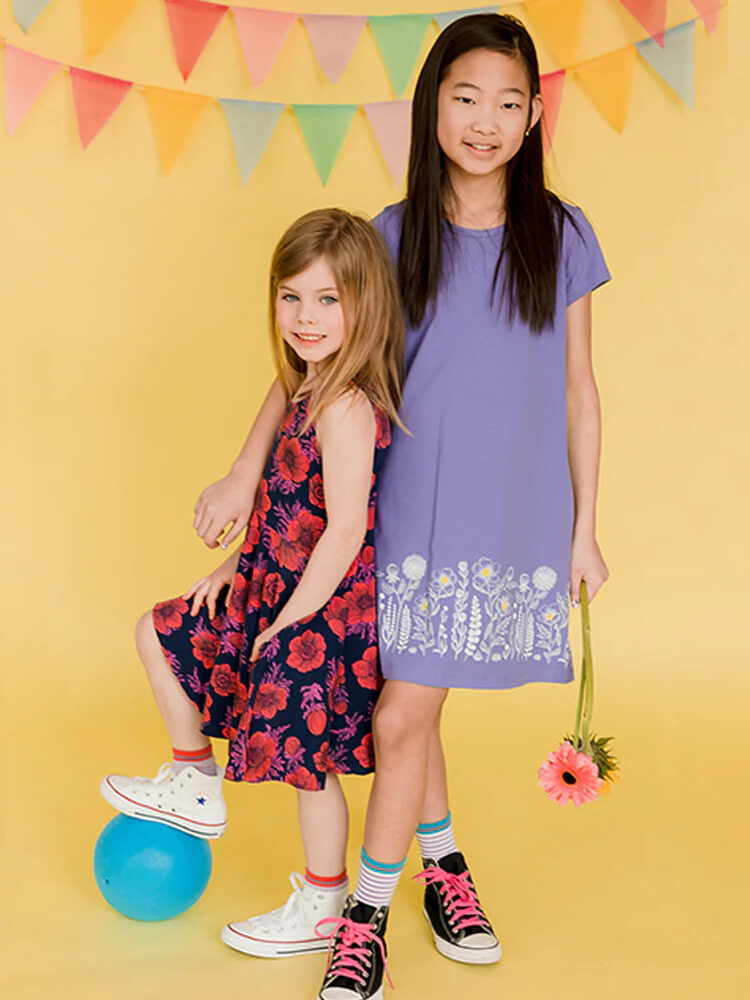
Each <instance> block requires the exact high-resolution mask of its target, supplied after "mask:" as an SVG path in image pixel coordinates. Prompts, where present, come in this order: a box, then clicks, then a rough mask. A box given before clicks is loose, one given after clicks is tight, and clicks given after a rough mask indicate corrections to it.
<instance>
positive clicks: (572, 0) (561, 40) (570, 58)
mask: <svg viewBox="0 0 750 1000" xmlns="http://www.w3.org/2000/svg"><path fill="white" fill-rule="evenodd" d="M585 5H586V0H526V3H525V4H524V10H525V11H526V13H527V14H528V15H529V20H530V21H531V24H532V25H533V26H534V27H535V28H536V30H537V31H538V32H539V36H540V38H541V39H542V41H543V42H544V46H545V48H546V49H547V50H548V51H549V53H550V55H551V56H552V57H553V58H554V59H555V61H556V62H557V63H558V65H560V66H564V67H567V66H572V65H573V64H574V63H575V62H576V60H577V59H578V44H579V41H580V38H581V26H582V24H583V15H584V13H585V9H586V8H585Z"/></svg>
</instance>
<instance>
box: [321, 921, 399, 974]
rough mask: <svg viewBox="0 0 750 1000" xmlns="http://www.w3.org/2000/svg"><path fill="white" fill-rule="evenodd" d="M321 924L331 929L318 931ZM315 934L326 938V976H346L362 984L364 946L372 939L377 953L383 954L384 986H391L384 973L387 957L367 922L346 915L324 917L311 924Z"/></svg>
mask: <svg viewBox="0 0 750 1000" xmlns="http://www.w3.org/2000/svg"><path fill="white" fill-rule="evenodd" d="M322 924H333V925H334V927H333V930H331V931H329V932H328V933H327V934H321V932H320V931H319V930H318V928H319V927H320V926H321V925H322ZM339 930H340V931H341V935H340V937H339V939H338V944H337V946H336V954H335V956H333V961H332V960H331V958H332V951H333V944H334V941H335V940H336V934H337V932H338V931H339ZM315 933H316V934H317V935H318V937H321V938H324V937H327V938H329V942H328V965H327V967H326V976H328V975H329V974H330V975H338V976H347V977H349V978H350V979H353V980H354V982H355V983H360V984H362V983H364V981H365V975H366V971H367V970H366V965H365V963H366V959H367V952H368V945H369V943H370V941H375V942H376V944H377V946H378V948H380V954H381V955H382V956H383V970H384V972H385V977H386V979H387V981H388V985H389V986H390V987H391V989H393V983H392V982H391V976H390V973H389V972H388V959H387V958H386V955H385V947H384V946H383V942H382V940H381V938H379V937H378V935H377V934H376V933H375V932H374V931H373V930H372V928H371V927H370V925H369V924H360V923H357V922H356V921H355V920H349V918H348V917H326V918H325V919H324V920H319V921H318V923H317V924H316V925H315Z"/></svg>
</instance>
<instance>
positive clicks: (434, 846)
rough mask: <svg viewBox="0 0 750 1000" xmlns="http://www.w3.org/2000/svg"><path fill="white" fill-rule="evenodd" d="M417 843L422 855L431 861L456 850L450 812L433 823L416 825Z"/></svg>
mask: <svg viewBox="0 0 750 1000" xmlns="http://www.w3.org/2000/svg"><path fill="white" fill-rule="evenodd" d="M417 843H418V844H419V851H420V853H421V855H422V857H423V858H430V859H431V860H432V861H439V860H440V859H441V858H444V857H445V855H446V854H452V853H453V852H454V851H457V850H458V848H457V847H456V840H455V838H454V836H453V820H452V817H451V814H450V812H449V813H448V815H447V816H446V817H445V819H439V820H436V821H435V822H434V823H420V824H419V826H418V827H417Z"/></svg>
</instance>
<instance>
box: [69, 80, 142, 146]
mask: <svg viewBox="0 0 750 1000" xmlns="http://www.w3.org/2000/svg"><path fill="white" fill-rule="evenodd" d="M70 84H71V86H72V88H73V104H74V105H75V109H76V118H77V119H78V134H79V135H80V137H81V145H82V146H83V148H84V149H88V147H89V144H90V143H91V142H92V140H94V139H96V137H97V136H98V135H99V133H100V132H101V130H102V129H103V128H104V126H105V125H106V124H107V122H108V121H109V119H110V118H111V117H112V115H113V114H114V113H115V111H117V109H118V108H119V107H120V105H121V104H122V102H123V101H124V99H125V95H126V94H127V93H128V91H129V90H130V88H131V87H132V86H133V84H132V83H130V81H128V80H118V79H117V78H116V77H113V76H102V75H101V74H100V73H90V72H89V71H88V70H86V69H77V68H76V67H75V66H71V67H70Z"/></svg>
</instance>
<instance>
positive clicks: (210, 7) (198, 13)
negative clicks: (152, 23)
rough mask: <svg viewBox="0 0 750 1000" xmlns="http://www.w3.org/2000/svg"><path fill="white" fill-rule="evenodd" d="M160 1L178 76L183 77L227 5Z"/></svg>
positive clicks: (197, 1)
mask: <svg viewBox="0 0 750 1000" xmlns="http://www.w3.org/2000/svg"><path fill="white" fill-rule="evenodd" d="M164 3H165V4H166V8H167V17H168V18H169V30H170V32H171V33H172V44H173V45H174V51H175V56H176V57H177V65H178V66H179V67H180V73H182V79H183V80H187V78H188V77H189V76H190V74H191V73H192V71H193V67H194V66H195V64H196V63H197V62H198V59H199V58H200V56H201V53H202V52H203V50H204V49H205V47H206V45H208V42H209V39H210V38H211V36H212V35H213V33H214V32H215V31H216V29H217V28H218V26H219V22H220V21H221V19H222V17H224V15H225V14H226V12H227V11H228V10H229V8H228V7H224V6H223V5H221V4H215V3H204V2H203V0H164Z"/></svg>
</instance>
